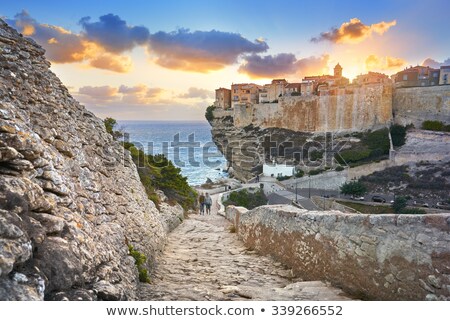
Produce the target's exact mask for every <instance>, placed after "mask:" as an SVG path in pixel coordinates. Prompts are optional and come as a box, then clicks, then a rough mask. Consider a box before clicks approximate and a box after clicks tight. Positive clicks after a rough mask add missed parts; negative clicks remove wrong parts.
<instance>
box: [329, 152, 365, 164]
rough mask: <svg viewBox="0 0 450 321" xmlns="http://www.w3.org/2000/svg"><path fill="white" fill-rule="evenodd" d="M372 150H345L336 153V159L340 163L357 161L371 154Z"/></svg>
mask: <svg viewBox="0 0 450 321" xmlns="http://www.w3.org/2000/svg"><path fill="white" fill-rule="evenodd" d="M371 152H372V151H371V150H369V149H361V150H343V151H341V152H339V154H337V155H336V160H337V161H338V162H339V163H340V164H346V163H356V162H358V161H361V160H363V159H365V158H368V157H369V156H370V153H371Z"/></svg>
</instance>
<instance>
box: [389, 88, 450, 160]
mask: <svg viewBox="0 0 450 321" xmlns="http://www.w3.org/2000/svg"><path fill="white" fill-rule="evenodd" d="M449 87H450V86H449ZM449 159H450V133H444V132H433V131H428V130H410V131H408V134H407V136H406V142H405V145H403V146H402V147H401V148H400V149H399V150H398V151H396V153H395V157H394V162H395V165H401V164H405V163H409V162H420V161H447V160H449Z"/></svg>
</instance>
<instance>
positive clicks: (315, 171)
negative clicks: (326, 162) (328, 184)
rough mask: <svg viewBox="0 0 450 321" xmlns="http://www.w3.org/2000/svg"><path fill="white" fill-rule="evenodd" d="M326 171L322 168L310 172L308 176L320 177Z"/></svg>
mask: <svg viewBox="0 0 450 321" xmlns="http://www.w3.org/2000/svg"><path fill="white" fill-rule="evenodd" d="M324 171H325V170H324V169H322V168H317V169H312V170H310V171H309V172H308V175H310V176H314V175H319V174H320V173H323V172H324Z"/></svg>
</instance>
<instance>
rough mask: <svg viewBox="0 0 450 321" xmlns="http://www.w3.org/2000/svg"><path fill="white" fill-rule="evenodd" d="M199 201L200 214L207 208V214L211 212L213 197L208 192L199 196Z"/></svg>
mask: <svg viewBox="0 0 450 321" xmlns="http://www.w3.org/2000/svg"><path fill="white" fill-rule="evenodd" d="M198 202H199V203H200V215H204V214H205V209H206V214H207V215H209V214H211V205H212V199H211V196H210V195H209V194H208V193H206V195H204V194H203V193H202V194H201V195H200V197H199V198H198Z"/></svg>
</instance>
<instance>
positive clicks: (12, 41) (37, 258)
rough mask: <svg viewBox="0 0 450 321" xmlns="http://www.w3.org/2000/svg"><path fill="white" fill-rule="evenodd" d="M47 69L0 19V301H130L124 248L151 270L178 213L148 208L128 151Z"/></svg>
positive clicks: (130, 262) (131, 274) (130, 263)
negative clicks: (143, 259) (139, 256)
mask: <svg viewBox="0 0 450 321" xmlns="http://www.w3.org/2000/svg"><path fill="white" fill-rule="evenodd" d="M49 67H50V63H49V62H48V61H46V60H45V58H44V50H43V49H42V48H40V47H39V46H38V45H37V44H36V43H35V42H34V41H33V40H31V39H27V38H24V37H22V35H20V34H19V33H17V32H16V31H15V30H13V29H11V28H9V27H8V26H7V25H6V24H5V23H4V22H3V21H1V20H0V300H42V299H44V298H45V299H56V300H61V299H64V298H67V299H75V300H79V299H83V300H95V299H103V300H104V299H114V300H121V299H135V298H136V297H137V295H136V291H135V290H136V288H137V285H138V273H137V269H136V266H135V262H134V259H133V258H132V257H131V256H130V255H129V249H128V245H133V247H134V248H135V249H137V250H139V251H140V252H142V253H143V254H145V255H146V256H147V258H148V261H147V263H146V267H147V268H151V267H152V264H153V263H154V259H155V257H156V256H157V254H158V253H159V252H160V251H161V250H162V248H163V244H164V241H165V231H166V230H168V229H170V228H171V227H172V226H173V225H174V224H175V222H176V221H177V219H175V220H172V218H171V217H173V216H179V214H180V211H181V214H182V209H181V207H179V206H175V207H171V206H169V205H164V206H163V214H161V213H160V212H159V211H158V210H157V209H156V207H155V205H154V204H153V203H152V202H151V201H149V199H148V197H147V195H146V193H145V190H144V188H143V186H142V184H141V182H140V179H139V175H138V173H137V170H136V167H135V165H134V163H133V161H132V160H131V157H130V155H129V154H128V152H126V153H125V152H124V150H123V148H122V146H121V145H120V144H119V143H118V142H116V141H114V140H113V139H112V136H111V135H109V134H108V133H107V132H106V130H105V126H104V124H103V121H102V120H101V119H99V118H97V117H95V115H94V114H92V113H91V112H89V111H87V110H86V109H85V108H84V106H82V105H80V104H79V103H78V102H77V101H76V100H75V99H73V97H72V96H71V95H70V94H69V92H68V90H67V88H66V87H64V86H63V84H62V83H61V82H60V80H59V79H58V78H57V77H56V76H55V74H53V73H52V72H51V71H50V70H49ZM165 217H166V219H165ZM164 221H166V222H164Z"/></svg>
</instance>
